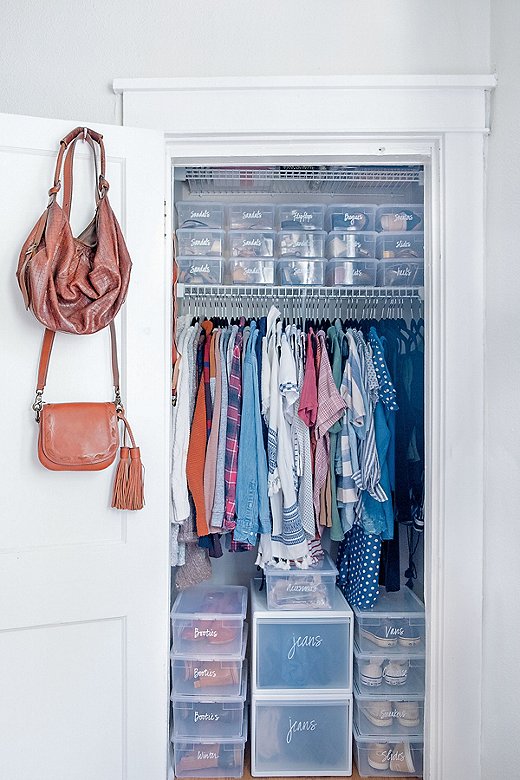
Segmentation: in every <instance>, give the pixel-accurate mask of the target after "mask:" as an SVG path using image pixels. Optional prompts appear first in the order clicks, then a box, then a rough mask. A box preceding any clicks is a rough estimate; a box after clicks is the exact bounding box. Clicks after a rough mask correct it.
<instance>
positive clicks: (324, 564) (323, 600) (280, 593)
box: [264, 553, 338, 610]
mask: <svg viewBox="0 0 520 780" xmlns="http://www.w3.org/2000/svg"><path fill="white" fill-rule="evenodd" d="M264 572H265V578H266V587H267V608H268V609H273V610H295V609H320V610H321V609H332V607H333V604H334V591H335V589H336V577H337V576H338V570H337V569H336V567H335V566H334V564H333V562H332V560H331V558H330V556H329V555H327V554H326V553H325V555H324V557H323V558H322V559H321V560H320V561H319V562H318V563H317V564H315V565H314V566H311V567H310V568H309V569H299V568H297V567H296V566H294V565H292V566H291V568H290V569H279V568H277V567H276V566H270V565H267V566H266V567H265V569H264Z"/></svg>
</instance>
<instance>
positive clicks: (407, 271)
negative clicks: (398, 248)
mask: <svg viewBox="0 0 520 780" xmlns="http://www.w3.org/2000/svg"><path fill="white" fill-rule="evenodd" d="M377 284H378V286H379V287H423V285H424V261H423V260H378V264H377Z"/></svg>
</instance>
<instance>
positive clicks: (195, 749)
mask: <svg viewBox="0 0 520 780" xmlns="http://www.w3.org/2000/svg"><path fill="white" fill-rule="evenodd" d="M247 728H248V718H247V711H246V717H245V718H244V720H243V729H242V734H241V735H240V736H239V737H232V738H231V737H220V738H219V739H211V738H208V737H206V736H204V735H202V734H201V735H200V736H199V737H197V738H195V737H179V736H174V735H172V738H171V739H172V742H173V761H174V773H175V777H211V778H215V777H242V775H243V774H244V748H245V744H246V740H247Z"/></svg>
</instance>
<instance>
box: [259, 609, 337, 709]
mask: <svg viewBox="0 0 520 780" xmlns="http://www.w3.org/2000/svg"><path fill="white" fill-rule="evenodd" d="M255 628H256V631H255V633H256V638H255V648H254V651H253V652H254V653H255V657H254V664H253V666H254V668H255V670H256V679H255V680H254V690H255V692H257V693H262V692H264V691H268V692H271V693H272V692H275V691H276V692H278V691H285V692H289V691H310V690H321V691H327V692H337V693H340V692H341V691H349V690H351V689H352V680H351V655H350V654H351V652H352V647H351V638H350V637H351V618H350V616H349V615H345V616H344V617H334V618H326V617H325V616H324V617H323V618H305V617H303V616H302V618H301V619H297V618H287V619H285V618H284V619H281V616H280V617H273V618H272V619H270V618H263V617H261V618H260V617H259V618H257V621H256V627H255Z"/></svg>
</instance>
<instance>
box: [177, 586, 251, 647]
mask: <svg viewBox="0 0 520 780" xmlns="http://www.w3.org/2000/svg"><path fill="white" fill-rule="evenodd" d="M246 608H247V588H245V587H243V586H241V585H222V586H220V587H219V586H216V585H198V586H196V587H194V588H187V589H186V590H184V591H182V592H181V593H180V594H179V596H178V597H177V599H176V601H175V603H174V605H173V608H172V611H171V622H172V646H173V655H174V656H175V657H177V658H183V657H186V656H189V657H191V658H193V657H197V656H199V657H200V656H209V657H218V656H221V655H222V656H227V657H228V658H229V657H233V656H235V657H237V658H238V657H240V654H241V650H242V639H243V636H242V634H243V631H242V629H243V622H244V618H245V616H246ZM194 654H195V656H194Z"/></svg>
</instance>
